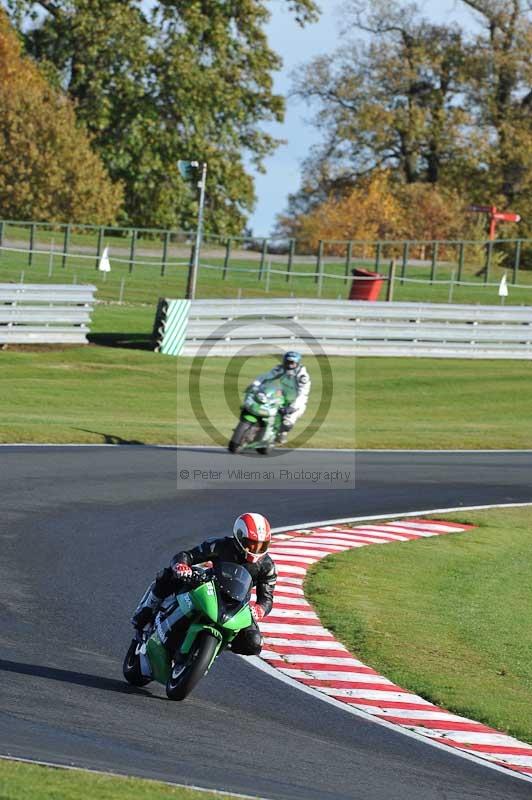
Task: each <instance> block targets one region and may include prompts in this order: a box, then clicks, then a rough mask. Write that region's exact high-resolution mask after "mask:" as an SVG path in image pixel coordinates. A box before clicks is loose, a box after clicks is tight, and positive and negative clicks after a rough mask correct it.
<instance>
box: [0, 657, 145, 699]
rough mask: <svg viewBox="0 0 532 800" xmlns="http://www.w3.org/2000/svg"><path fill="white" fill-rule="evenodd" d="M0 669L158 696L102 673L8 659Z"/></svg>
mask: <svg viewBox="0 0 532 800" xmlns="http://www.w3.org/2000/svg"><path fill="white" fill-rule="evenodd" d="M0 671H3V672H15V673H17V674H18V675H30V676H31V677H33V678H47V679H48V680H52V681H60V682H61V683H73V684H74V685H76V686H88V687H89V688H90V689H102V690H103V691H105V692H118V693H119V694H143V695H145V696H147V697H153V698H154V699H155V698H156V696H155V695H152V694H150V692H147V691H146V690H144V689H141V688H139V687H136V686H131V685H130V684H129V683H126V682H125V680H123V681H119V680H115V678H104V677H102V676H101V675H90V674H88V673H86V672H74V671H72V670H69V669H57V668H56V667H44V666H42V665H41V664H25V663H23V662H20V661H6V660H4V659H0Z"/></svg>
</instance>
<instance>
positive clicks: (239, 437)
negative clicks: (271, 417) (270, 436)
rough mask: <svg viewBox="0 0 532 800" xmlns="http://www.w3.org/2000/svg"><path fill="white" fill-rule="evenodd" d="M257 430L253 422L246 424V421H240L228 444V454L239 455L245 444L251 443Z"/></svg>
mask: <svg viewBox="0 0 532 800" xmlns="http://www.w3.org/2000/svg"><path fill="white" fill-rule="evenodd" d="M257 430H258V427H257V425H255V424H254V423H253V422H248V421H247V420H240V422H239V423H238V425H237V426H236V428H235V430H234V431H233V436H232V438H231V441H230V442H229V447H228V448H227V449H228V450H229V452H230V453H240V452H241V450H242V449H243V448H244V447H245V446H246V444H248V443H249V442H251V441H253V438H254V436H255V435H256V433H257ZM250 434H253V435H250Z"/></svg>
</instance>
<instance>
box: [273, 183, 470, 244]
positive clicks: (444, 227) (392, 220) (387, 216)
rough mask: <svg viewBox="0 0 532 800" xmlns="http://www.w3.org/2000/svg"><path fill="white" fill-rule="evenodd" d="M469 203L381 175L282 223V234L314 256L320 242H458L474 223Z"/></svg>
mask: <svg viewBox="0 0 532 800" xmlns="http://www.w3.org/2000/svg"><path fill="white" fill-rule="evenodd" d="M464 212H465V202H464V199H463V198H462V197H460V195H459V194H458V193H457V192H456V191H453V190H450V189H440V188H438V187H437V186H433V185H431V184H428V183H410V184H405V183H400V182H398V181H397V180H395V179H394V176H393V173H392V171H391V170H387V171H383V170H376V171H374V172H373V173H371V175H368V176H366V177H363V178H360V179H359V180H358V181H357V183H356V185H355V186H354V187H352V188H351V190H350V191H349V192H347V193H345V194H343V195H341V196H338V195H334V194H332V195H330V196H329V197H328V198H327V199H326V200H325V201H323V202H321V203H319V204H318V205H317V206H315V207H313V208H312V209H311V210H310V211H309V212H308V213H301V214H299V215H295V216H290V215H287V216H286V217H284V218H283V217H281V218H280V225H281V226H283V233H284V234H285V235H289V236H291V237H294V238H296V239H297V240H298V245H299V247H300V248H302V249H304V250H308V251H315V250H316V248H317V246H318V243H319V241H320V239H321V240H325V241H331V242H345V241H349V240H351V241H378V240H385V239H388V240H417V241H431V240H443V239H451V238H459V237H460V236H464V235H465V234H466V233H467V232H468V228H469V227H470V226H471V219H470V218H468V217H467V216H466V214H465V213H464ZM344 251H345V246H344V245H343V244H338V245H335V244H331V245H328V252H329V253H335V254H337V255H339V254H342V253H343V252H344Z"/></svg>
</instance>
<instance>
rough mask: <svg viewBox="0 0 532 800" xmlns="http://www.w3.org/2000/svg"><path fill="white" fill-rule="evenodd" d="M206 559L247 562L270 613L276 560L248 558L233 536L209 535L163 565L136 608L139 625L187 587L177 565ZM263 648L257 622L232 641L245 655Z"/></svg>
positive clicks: (259, 597) (259, 598) (135, 619)
mask: <svg viewBox="0 0 532 800" xmlns="http://www.w3.org/2000/svg"><path fill="white" fill-rule="evenodd" d="M206 561H212V562H213V563H215V562H216V561H229V562H232V563H235V564H240V565H241V566H243V567H244V568H245V569H246V570H247V571H248V572H249V574H250V575H251V580H252V582H253V585H254V586H255V588H256V593H257V606H260V607H261V609H262V612H264V613H263V615H261V616H266V615H267V614H269V613H270V611H271V609H272V605H273V593H274V589H275V583H276V581H277V571H276V569H275V564H274V562H273V561H272V559H271V558H270V556H269V555H268V554H266V555H264V556H262V558H261V559H260V560H259V561H257V562H255V563H250V562H248V561H246V556H245V553H244V552H243V551H242V550H241V549H240V548H239V547H238V545H237V543H236V542H235V539H234V538H233V537H232V536H225V537H223V538H220V539H207V540H206V541H205V542H203V543H202V544H200V545H198V546H197V547H194V548H192V550H182V551H181V552H179V553H176V555H175V556H174V557H173V559H172V561H171V562H170V566H168V567H165V568H164V569H162V570H161V571H160V572H159V573H158V574H157V576H156V578H155V581H154V582H153V583H152V584H151V586H150V587H149V589H148V590H147V592H146V593H145V595H144V597H143V598H142V600H141V601H140V604H139V606H138V608H137V609H136V611H135V614H134V616H133V619H132V622H133V624H134V625H135V626H137V627H143V626H144V625H146V624H148V623H149V622H151V621H153V618H154V617H155V614H156V613H157V611H158V609H159V607H160V605H161V603H162V602H163V600H164V599H165V598H166V597H168V595H170V594H173V593H179V592H183V591H187V585H186V583H185V582H184V581H183V579H182V578H179V577H178V576H177V574H176V572H175V569H174V567H175V565H177V564H187V565H188V566H192V565H193V564H202V563H204V562H206ZM261 648H262V636H261V633H260V630H259V627H258V625H257V624H256V622H253V624H251V625H249V626H248V627H247V628H244V629H243V630H241V631H240V632H239V633H238V634H237V635H236V636H235V638H234V639H233V641H232V642H231V650H232V651H233V653H240V654H241V655H245V656H254V655H258V654H259V653H260V651H261Z"/></svg>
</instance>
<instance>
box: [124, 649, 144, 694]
mask: <svg viewBox="0 0 532 800" xmlns="http://www.w3.org/2000/svg"><path fill="white" fill-rule="evenodd" d="M137 644H138V642H137V640H136V639H133V641H132V642H131V644H130V645H129V648H128V651H127V653H126V657H125V658H124V663H123V665H122V672H123V674H124V678H125V679H126V681H127V682H128V683H130V684H131V686H146V684H147V683H149V682H150V678H146V676H145V675H143V674H142V672H141V670H140V658H139V657H138V655H137V653H136V650H137Z"/></svg>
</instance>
